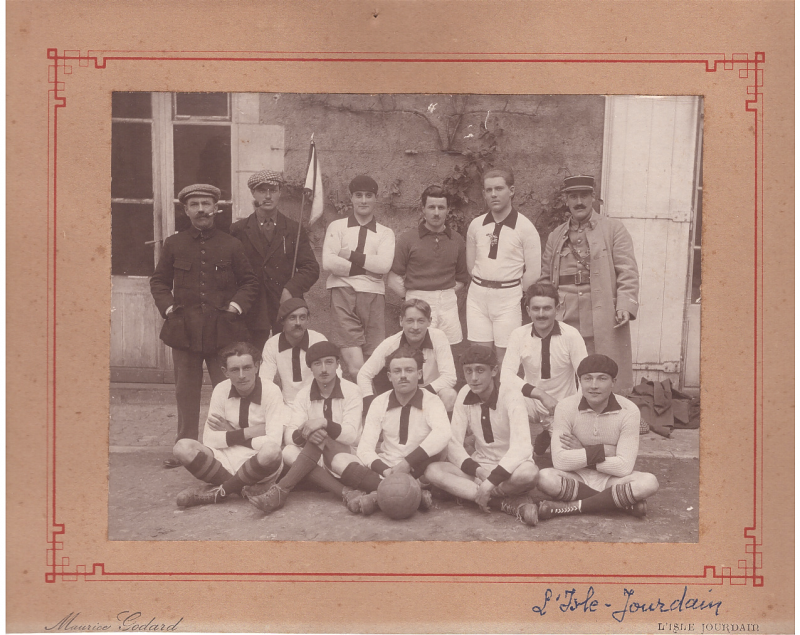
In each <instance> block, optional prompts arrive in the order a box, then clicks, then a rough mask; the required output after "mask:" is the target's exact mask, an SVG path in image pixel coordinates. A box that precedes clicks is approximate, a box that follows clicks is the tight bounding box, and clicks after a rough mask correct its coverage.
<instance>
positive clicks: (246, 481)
mask: <svg viewBox="0 0 800 635" xmlns="http://www.w3.org/2000/svg"><path fill="white" fill-rule="evenodd" d="M279 465H280V460H278V461H272V462H271V463H268V464H267V465H261V463H259V462H258V456H257V455H254V456H251V457H250V458H249V459H247V460H246V461H245V462H244V463H243V464H242V467H240V468H239V469H238V470H237V471H236V474H234V475H233V476H231V477H230V478H229V479H227V480H226V481H225V482H224V483H223V484H222V492H221V493H222V495H223V496H228V495H230V494H238V493H240V492H241V491H242V488H243V487H244V486H245V485H255V484H256V483H258V482H259V481H263V480H264V479H265V478H267V477H268V476H269V475H270V474H274V472H275V470H277V469H278V466H279Z"/></svg>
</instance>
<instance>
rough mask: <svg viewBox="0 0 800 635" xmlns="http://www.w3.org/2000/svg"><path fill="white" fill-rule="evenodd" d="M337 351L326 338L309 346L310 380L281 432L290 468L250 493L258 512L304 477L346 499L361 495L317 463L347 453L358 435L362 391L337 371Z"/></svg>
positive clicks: (279, 503)
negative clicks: (257, 492)
mask: <svg viewBox="0 0 800 635" xmlns="http://www.w3.org/2000/svg"><path fill="white" fill-rule="evenodd" d="M339 355H340V353H339V349H338V348H337V347H336V346H335V345H334V344H332V343H331V342H327V341H323V342H317V343H316V344H312V345H311V346H309V348H308V351H307V352H306V364H307V365H308V367H309V368H310V369H311V373H312V374H313V376H314V379H313V381H311V382H310V383H308V384H306V385H305V386H303V388H301V389H300V391H299V392H298V393H297V395H296V396H295V399H294V402H292V404H291V405H290V409H291V412H292V415H291V419H290V421H289V423H288V424H287V426H286V432H285V433H284V439H285V442H286V446H285V447H284V448H283V460H284V461H285V462H286V464H287V465H291V466H292V467H291V469H290V470H289V471H288V472H287V473H286V476H284V477H283V478H282V479H281V480H280V481H279V482H278V483H276V484H274V485H272V487H270V488H269V489H268V490H267V491H266V492H265V493H264V494H262V495H259V496H253V497H250V502H251V503H253V505H255V506H256V507H258V508H259V509H260V510H261V511H264V512H267V513H269V512H272V511H274V510H276V509H280V508H281V507H283V505H284V503H285V502H286V499H287V498H288V497H289V492H291V491H292V489H294V487H295V486H296V485H297V484H298V483H299V482H300V481H302V480H303V479H304V478H307V479H308V480H309V481H311V482H312V483H315V484H316V485H319V486H320V487H323V488H324V489H326V490H328V491H329V492H332V493H334V494H336V495H337V496H341V497H342V498H343V500H344V501H345V503H347V501H348V500H349V499H350V498H357V497H358V496H360V495H362V494H364V492H359V491H354V490H352V489H350V488H349V487H346V486H345V485H343V484H342V483H341V482H340V481H339V479H337V478H335V477H334V476H332V475H331V473H330V472H328V470H326V469H325V467H322V466H320V465H319V464H318V463H319V461H320V457H323V460H324V465H326V466H327V467H330V466H331V459H333V457H334V456H335V455H337V454H340V453H352V452H353V449H352V447H351V446H353V445H355V444H356V443H357V442H358V438H359V436H360V435H361V406H362V399H361V391H360V390H359V389H358V386H356V385H355V384H354V383H352V382H349V381H347V380H346V379H341V378H339V377H338V375H337V374H336V371H337V369H338V368H339ZM301 448H302V449H301ZM353 458H355V457H353Z"/></svg>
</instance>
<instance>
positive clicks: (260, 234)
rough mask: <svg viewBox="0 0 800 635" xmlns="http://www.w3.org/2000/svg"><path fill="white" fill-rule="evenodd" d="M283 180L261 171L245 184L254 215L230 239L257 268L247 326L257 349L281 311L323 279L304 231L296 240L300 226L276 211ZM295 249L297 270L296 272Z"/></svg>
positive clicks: (239, 224)
mask: <svg viewBox="0 0 800 635" xmlns="http://www.w3.org/2000/svg"><path fill="white" fill-rule="evenodd" d="M282 185H283V176H282V175H281V173H280V172H274V171H272V170H262V171H261V172H256V173H255V174H253V175H252V176H251V177H250V178H249V179H248V180H247V186H248V187H249V188H250V192H252V194H253V207H254V208H255V211H254V212H253V213H252V214H250V216H248V217H247V218H243V219H241V220H238V221H236V222H235V223H233V225H231V236H233V237H234V238H238V239H239V240H240V241H242V245H244V253H245V254H246V255H247V259H248V260H249V261H250V264H251V265H252V266H253V270H254V271H255V274H256V277H257V278H258V282H259V287H258V288H259V292H258V297H257V298H256V301H255V303H254V304H253V308H252V309H251V310H250V311H249V312H248V314H247V317H246V321H247V325H248V327H249V328H250V333H251V338H252V339H251V341H252V342H253V344H254V345H255V346H256V347H258V349H259V350H261V349H263V348H264V342H266V341H267V338H268V337H269V334H270V329H271V330H272V331H273V332H275V331H277V330H278V329H279V328H280V327H279V324H278V322H277V321H276V316H277V313H278V306H279V305H280V303H281V302H285V301H286V300H288V299H290V298H302V297H303V294H304V293H307V292H308V290H309V289H310V288H311V287H312V286H314V283H315V282H316V281H317V279H318V278H319V263H318V262H317V259H316V258H315V257H314V252H313V251H312V249H311V244H310V243H309V241H308V236H307V234H306V232H305V230H304V229H301V230H300V240H299V242H298V240H297V229H298V227H297V222H296V221H294V220H291V219H289V218H287V217H286V216H284V215H283V214H281V213H280V212H279V211H278V201H280V198H281V186H282ZM295 246H297V266H296V269H295V270H294V271H292V262H293V260H294V252H295Z"/></svg>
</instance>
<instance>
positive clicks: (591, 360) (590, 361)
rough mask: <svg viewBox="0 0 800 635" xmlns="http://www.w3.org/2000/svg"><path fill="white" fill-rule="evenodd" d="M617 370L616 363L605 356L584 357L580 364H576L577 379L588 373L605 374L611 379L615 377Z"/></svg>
mask: <svg viewBox="0 0 800 635" xmlns="http://www.w3.org/2000/svg"><path fill="white" fill-rule="evenodd" d="M618 370H619V368H618V367H617V362H615V361H614V360H613V359H611V358H610V357H608V356H607V355H600V354H598V353H595V354H594V355H589V356H588V357H584V358H583V360H582V361H581V363H580V364H578V377H581V376H583V375H586V374H588V373H605V374H606V375H610V376H611V378H612V379H613V378H615V377H616V376H617V371H618Z"/></svg>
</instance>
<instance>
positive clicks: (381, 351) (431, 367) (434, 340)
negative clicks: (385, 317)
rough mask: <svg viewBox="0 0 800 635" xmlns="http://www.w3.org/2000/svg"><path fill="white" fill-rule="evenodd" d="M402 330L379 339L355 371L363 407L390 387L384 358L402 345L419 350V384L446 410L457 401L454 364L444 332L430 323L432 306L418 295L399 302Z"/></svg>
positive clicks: (450, 409) (451, 408) (450, 408)
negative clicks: (435, 396)
mask: <svg viewBox="0 0 800 635" xmlns="http://www.w3.org/2000/svg"><path fill="white" fill-rule="evenodd" d="M400 326H401V327H402V329H403V330H402V331H400V332H398V333H395V334H394V335H390V336H389V337H387V338H386V339H385V340H383V342H381V343H380V344H379V345H378V347H377V348H376V349H375V352H374V353H372V355H370V357H369V359H368V360H367V361H366V362H365V363H364V365H363V366H362V367H361V370H360V371H358V387H359V388H360V389H361V393H362V394H363V395H364V404H365V408H367V407H369V402H370V401H372V398H373V395H374V394H376V393H378V394H379V393H382V392H386V391H387V390H390V389H391V387H392V386H391V383H390V382H389V381H388V379H387V378H388V377H389V374H388V373H387V371H388V366H387V359H388V357H389V354H390V353H392V352H393V351H396V350H397V349H398V348H400V347H401V346H408V347H410V348H412V349H415V350H419V351H421V352H422V357H423V360H424V361H423V364H422V380H421V381H422V383H421V385H422V387H423V388H425V389H426V390H428V391H429V392H432V393H434V394H436V395H438V396H439V399H441V400H442V403H444V407H445V409H446V410H447V411H448V412H451V411H452V410H453V404H455V402H456V391H455V390H454V389H453V388H454V387H455V385H456V367H455V364H454V363H453V352H452V350H451V349H450V342H449V341H448V340H447V335H445V334H444V332H443V331H440V330H439V329H435V328H432V327H431V307H430V305H429V304H428V303H427V302H425V300H420V299H414V298H412V299H410V300H405V301H404V302H403V304H402V305H400Z"/></svg>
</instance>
